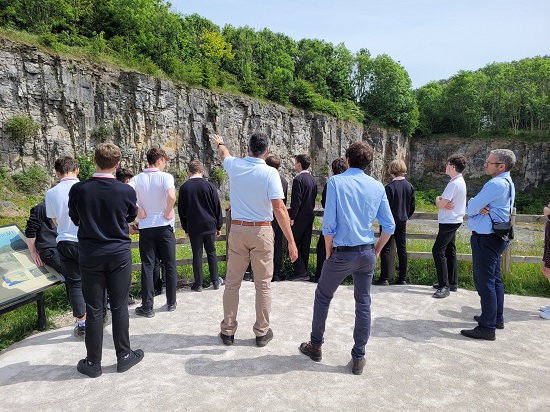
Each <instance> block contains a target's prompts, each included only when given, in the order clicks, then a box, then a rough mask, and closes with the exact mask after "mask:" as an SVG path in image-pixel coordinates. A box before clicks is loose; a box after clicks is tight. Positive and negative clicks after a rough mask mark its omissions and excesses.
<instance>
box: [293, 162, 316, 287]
mask: <svg viewBox="0 0 550 412" xmlns="http://www.w3.org/2000/svg"><path fill="white" fill-rule="evenodd" d="M310 164H311V158H310V157H309V156H308V155H306V154H300V155H298V156H296V162H295V164H294V167H295V168H296V171H297V172H298V175H297V176H296V177H295V178H294V181H293V182H292V194H291V200H290V224H291V226H292V234H293V236H294V240H295V242H296V246H297V247H298V259H296V261H295V262H294V274H293V275H292V276H290V277H289V278H288V280H309V274H308V271H307V267H308V262H309V250H310V247H311V230H312V227H313V219H314V215H313V209H315V198H316V197H317V182H316V181H315V179H314V178H313V176H311V173H310V172H309V170H307V169H308V168H309V165H310Z"/></svg>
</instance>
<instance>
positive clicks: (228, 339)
mask: <svg viewBox="0 0 550 412" xmlns="http://www.w3.org/2000/svg"><path fill="white" fill-rule="evenodd" d="M220 338H221V339H222V342H223V344H224V345H227V346H231V345H233V341H234V340H235V335H224V334H223V333H221V332H220Z"/></svg>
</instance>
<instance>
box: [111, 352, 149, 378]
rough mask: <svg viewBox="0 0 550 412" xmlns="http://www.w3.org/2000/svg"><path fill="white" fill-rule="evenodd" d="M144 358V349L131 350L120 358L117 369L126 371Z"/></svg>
mask: <svg viewBox="0 0 550 412" xmlns="http://www.w3.org/2000/svg"><path fill="white" fill-rule="evenodd" d="M142 359H143V351H142V350H141V349H136V350H131V351H130V353H129V354H128V355H126V356H123V357H121V358H118V360H117V362H116V371H117V372H119V373H121V372H126V371H127V370H128V369H130V368H131V367H132V366H135V365H137V364H138V363H140V362H141V360H142Z"/></svg>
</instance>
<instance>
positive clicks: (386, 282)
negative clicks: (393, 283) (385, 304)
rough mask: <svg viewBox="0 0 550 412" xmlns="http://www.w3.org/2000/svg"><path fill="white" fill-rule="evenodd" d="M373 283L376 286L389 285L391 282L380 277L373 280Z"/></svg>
mask: <svg viewBox="0 0 550 412" xmlns="http://www.w3.org/2000/svg"><path fill="white" fill-rule="evenodd" d="M372 284H373V285H376V286H389V285H390V282H388V280H387V279H378V280H375V281H374V282H372Z"/></svg>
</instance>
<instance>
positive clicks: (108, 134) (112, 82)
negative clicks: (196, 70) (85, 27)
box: [0, 38, 408, 190]
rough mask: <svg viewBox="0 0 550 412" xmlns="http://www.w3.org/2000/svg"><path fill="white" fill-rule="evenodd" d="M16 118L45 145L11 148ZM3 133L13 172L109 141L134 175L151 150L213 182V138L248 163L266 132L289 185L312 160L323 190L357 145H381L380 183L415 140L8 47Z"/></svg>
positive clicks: (0, 144) (2, 75)
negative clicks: (304, 158) (195, 167)
mask: <svg viewBox="0 0 550 412" xmlns="http://www.w3.org/2000/svg"><path fill="white" fill-rule="evenodd" d="M17 115H30V116H31V117H32V119H33V120H34V121H36V122H38V123H39V124H40V126H41V128H40V131H39V133H38V136H37V137H36V138H34V139H32V140H29V141H26V142H24V144H19V143H17V142H15V141H13V140H12V139H10V137H9V134H8V132H7V129H6V122H7V121H8V120H9V119H10V118H12V117H14V116H17ZM0 127H1V129H0V166H4V167H8V168H9V169H10V170H13V171H16V170H20V169H21V168H22V167H25V166H28V165H30V164H33V163H35V162H38V163H39V164H42V165H44V166H46V167H48V168H51V167H52V166H53V162H54V161H55V159H56V158H57V157H58V156H60V155H64V154H66V155H70V156H78V155H82V154H90V153H92V151H93V147H94V146H95V145H96V144H97V143H98V142H99V141H102V140H107V141H112V142H114V143H115V144H117V145H119V146H120V147H121V149H122V152H123V163H124V165H125V166H127V167H130V168H131V169H133V170H135V171H138V170H139V169H140V168H141V167H142V166H143V164H144V161H145V153H146V151H147V150H148V149H149V148H150V147H151V146H153V145H158V146H160V147H162V148H163V149H165V150H166V151H167V153H168V154H169V155H170V157H171V162H170V163H169V168H170V169H171V170H181V169H185V166H186V164H187V162H188V161H189V160H192V159H198V160H201V161H203V162H204V163H205V165H206V174H207V175H208V174H209V173H212V171H213V170H215V169H216V168H217V167H219V166H220V163H219V158H218V156H217V155H216V154H215V152H214V151H213V149H212V146H211V143H210V141H209V139H208V134H209V133H212V132H216V133H218V134H221V135H223V136H224V137H225V138H226V142H227V146H228V148H229V149H230V151H231V153H232V154H234V155H238V156H242V155H244V154H245V151H246V145H247V137H248V136H249V135H250V134H251V133H252V132H253V131H256V130H261V131H265V132H267V133H268V134H269V135H270V136H271V137H272V142H273V145H272V148H271V152H272V153H274V154H277V155H279V156H280V157H281V158H282V159H283V165H282V170H281V171H282V172H283V174H284V175H285V176H286V177H287V178H290V177H291V176H292V174H293V166H294V163H293V161H292V159H291V157H292V155H296V154H299V153H310V154H311V155H312V157H313V168H312V170H313V173H314V175H315V176H316V177H317V178H318V181H319V184H322V183H324V180H325V178H326V177H327V176H328V174H327V172H328V167H327V165H328V164H330V162H332V160H333V159H335V158H337V157H339V156H341V155H342V154H343V153H344V151H345V149H346V148H347V146H348V145H349V143H350V142H352V141H357V140H361V139H364V140H368V141H369V142H371V143H372V144H373V146H374V148H375V151H376V154H375V159H374V162H373V165H372V169H371V174H372V175H373V176H374V177H376V178H379V179H380V178H383V171H382V167H383V165H384V162H385V161H386V160H387V159H389V158H393V157H394V156H396V155H397V156H403V157H404V156H405V155H406V153H407V152H408V148H407V144H408V142H407V139H405V138H403V136H401V135H400V134H399V133H397V132H395V133H394V132H388V131H385V130H383V129H380V128H376V127H370V128H364V127H363V126H362V125H358V124H356V123H352V122H344V121H339V120H336V119H334V118H331V117H327V116H323V115H319V114H314V113H310V112H305V111H303V110H298V109H292V108H287V107H283V106H279V105H276V104H273V103H269V102H263V101H259V100H257V99H253V98H250V97H246V96H240V95H231V94H222V93H217V92H214V91H211V90H203V89H199V88H191V87H186V86H182V85H178V84H174V83H173V82H172V81H169V80H163V79H159V78H155V77H152V76H147V75H144V74H141V73H136V72H128V71H124V70H121V69H118V68H113V67H106V66H100V65H98V64H96V63H93V62H90V61H87V60H75V59H71V58H65V57H59V56H57V55H53V54H48V53H46V52H44V51H41V50H39V49H37V48H36V47H30V46H25V45H21V44H17V43H13V42H11V41H9V40H6V39H1V38H0ZM222 189H224V190H226V189H227V188H226V187H222Z"/></svg>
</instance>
